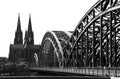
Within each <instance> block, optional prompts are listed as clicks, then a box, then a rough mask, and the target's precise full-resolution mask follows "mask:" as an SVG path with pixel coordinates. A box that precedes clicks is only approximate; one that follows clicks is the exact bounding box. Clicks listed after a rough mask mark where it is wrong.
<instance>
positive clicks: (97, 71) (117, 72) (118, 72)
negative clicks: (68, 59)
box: [30, 67, 120, 77]
mask: <svg viewBox="0 0 120 79" xmlns="http://www.w3.org/2000/svg"><path fill="white" fill-rule="evenodd" d="M30 70H34V71H51V72H52V71H53V72H61V73H62V72H63V73H73V74H83V75H96V76H110V77H113V76H117V77H120V69H119V68H94V69H93V68H49V67H47V68H40V67H37V68H30Z"/></svg>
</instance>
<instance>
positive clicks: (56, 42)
mask: <svg viewBox="0 0 120 79" xmlns="http://www.w3.org/2000/svg"><path fill="white" fill-rule="evenodd" d="M71 35H72V33H71V32H65V31H48V32H46V34H45V35H44V37H43V40H42V44H41V52H40V55H39V56H40V57H39V60H40V65H41V66H43V67H63V66H64V61H65V60H64V53H65V47H66V46H67V43H68V39H69V38H70V36H71Z"/></svg>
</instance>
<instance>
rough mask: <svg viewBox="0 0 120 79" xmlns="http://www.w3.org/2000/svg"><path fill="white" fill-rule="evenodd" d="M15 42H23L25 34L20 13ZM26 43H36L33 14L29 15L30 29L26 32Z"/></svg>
mask: <svg viewBox="0 0 120 79" xmlns="http://www.w3.org/2000/svg"><path fill="white" fill-rule="evenodd" d="M14 44H23V34H22V31H21V23H20V14H19V15H18V22H17V30H16V32H15V39H14ZM24 44H27V45H33V44H34V36H33V31H32V23H31V15H30V16H29V23H28V30H27V31H26V32H25V40H24Z"/></svg>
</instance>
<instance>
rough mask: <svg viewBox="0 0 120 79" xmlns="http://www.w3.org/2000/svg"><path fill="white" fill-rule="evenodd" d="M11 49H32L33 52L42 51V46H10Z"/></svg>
mask: <svg viewBox="0 0 120 79" xmlns="http://www.w3.org/2000/svg"><path fill="white" fill-rule="evenodd" d="M10 48H11V49H31V50H40V45H27V46H26V47H24V45H14V44H11V45H10Z"/></svg>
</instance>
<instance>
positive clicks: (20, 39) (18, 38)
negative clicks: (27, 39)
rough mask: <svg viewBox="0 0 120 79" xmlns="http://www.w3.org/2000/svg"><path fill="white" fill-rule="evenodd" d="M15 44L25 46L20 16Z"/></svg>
mask: <svg viewBox="0 0 120 79" xmlns="http://www.w3.org/2000/svg"><path fill="white" fill-rule="evenodd" d="M14 44H23V35H22V31H21V23H20V15H19V16H18V23H17V30H16V32H15V38H14Z"/></svg>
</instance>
